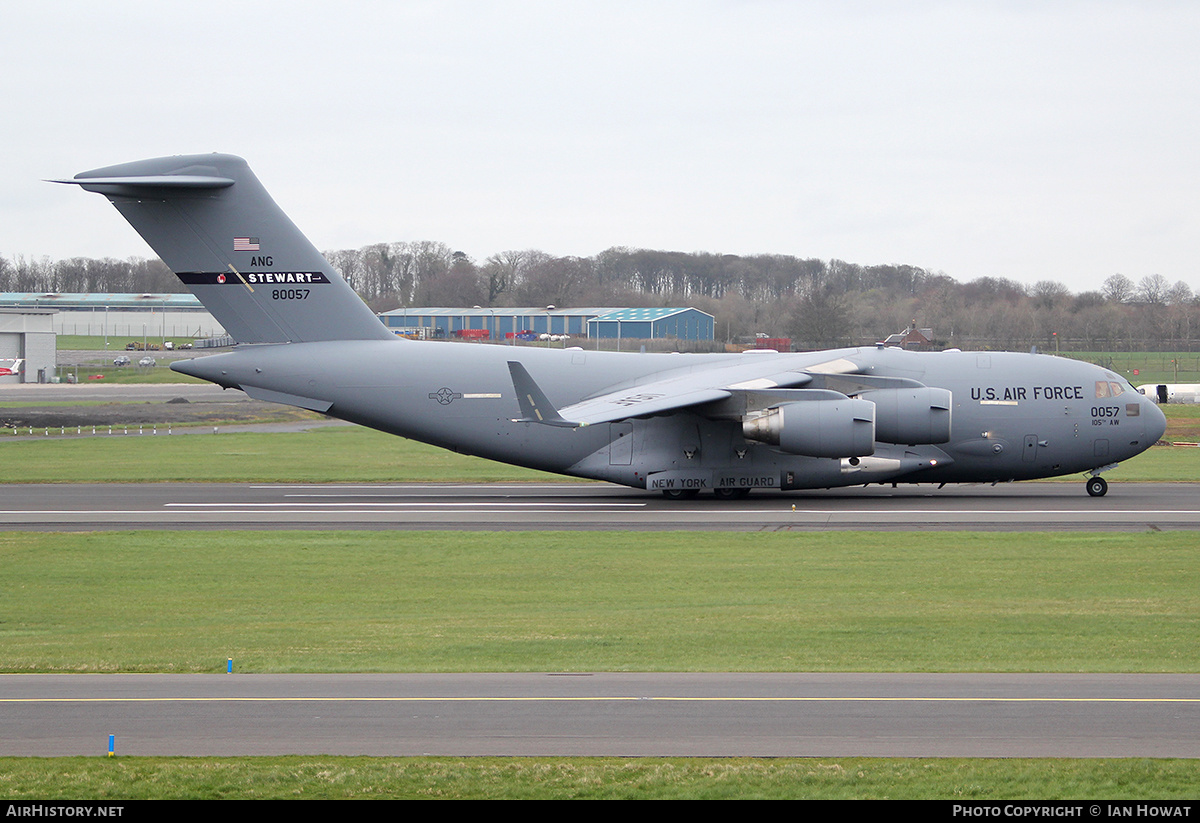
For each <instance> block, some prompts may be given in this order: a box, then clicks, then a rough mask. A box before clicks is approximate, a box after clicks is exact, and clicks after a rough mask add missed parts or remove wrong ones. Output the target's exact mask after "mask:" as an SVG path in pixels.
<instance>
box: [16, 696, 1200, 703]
mask: <svg viewBox="0 0 1200 823" xmlns="http://www.w3.org/2000/svg"><path fill="white" fill-rule="evenodd" d="M639 701H643V702H644V701H658V702H668V703H1200V697H672V696H660V697H652V696H624V697H620V696H585V697H2V698H0V704H2V703H608V702H612V703H621V702H639Z"/></svg>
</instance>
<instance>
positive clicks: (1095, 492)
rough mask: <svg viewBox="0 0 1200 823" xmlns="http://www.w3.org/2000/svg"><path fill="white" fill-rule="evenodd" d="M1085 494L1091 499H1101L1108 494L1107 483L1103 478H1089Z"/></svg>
mask: <svg viewBox="0 0 1200 823" xmlns="http://www.w3.org/2000/svg"><path fill="white" fill-rule="evenodd" d="M1087 493H1088V494H1090V495H1091V496H1092V497H1103V496H1104V495H1105V494H1107V493H1108V481H1107V480H1105V479H1104V478H1103V477H1100V476H1096V477H1089V478H1088V481H1087Z"/></svg>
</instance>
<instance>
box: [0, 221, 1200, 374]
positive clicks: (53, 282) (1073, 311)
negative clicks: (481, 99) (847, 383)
mask: <svg viewBox="0 0 1200 823" xmlns="http://www.w3.org/2000/svg"><path fill="white" fill-rule="evenodd" d="M325 255H326V257H327V258H328V259H329V261H330V263H331V264H333V266H334V267H335V268H337V269H338V270H339V271H340V272H341V273H342V275H343V276H344V277H345V278H346V279H347V281H349V283H350V284H351V286H352V287H353V288H354V289H355V290H356V291H357V292H358V294H359V295H361V296H362V298H363V299H364V300H365V301H366V302H367V304H368V305H369V306H370V307H371V308H372V309H373V310H375V311H377V312H382V311H388V310H391V309H395V308H401V307H420V306H464V307H469V306H480V307H510V306H548V305H553V306H558V307H560V308H571V307H586V306H695V307H696V308H699V309H702V310H704V311H707V312H709V313H710V314H713V315H714V316H715V317H716V329H717V332H716V335H717V337H718V339H725V340H735V339H738V338H743V337H748V336H753V335H754V334H756V333H763V334H767V335H768V336H771V337H791V338H792V339H793V340H794V342H795V344H796V345H797V346H798V347H802V348H820V347H829V346H839V345H859V344H869V343H872V342H875V341H877V340H881V339H882V338H883V337H885V336H886V335H887V334H889V333H891V332H895V331H900V330H902V329H904V328H905V327H907V326H908V325H909V324H910V323H911V322H912V321H913V320H914V319H915V320H917V324H918V325H919V326H922V327H928V328H932V329H933V331H934V336H935V338H936V340H937V342H938V343H940V344H942V345H946V346H959V347H962V348H1006V349H1027V348H1029V347H1030V346H1035V345H1036V346H1039V347H1041V348H1043V349H1049V350H1053V349H1054V348H1055V347H1056V346H1057V347H1059V348H1061V349H1064V350H1069V349H1075V350H1097V349H1103V350H1113V351H1121V350H1129V349H1145V350H1170V351H1191V350H1194V349H1195V348H1196V347H1197V345H1200V341H1198V340H1197V339H1196V337H1197V334H1196V333H1197V329H1198V327H1200V298H1198V297H1197V296H1196V295H1195V293H1194V292H1193V290H1192V289H1191V287H1190V286H1189V285H1188V284H1186V283H1185V282H1183V281H1176V282H1174V283H1171V282H1170V281H1169V280H1168V279H1167V278H1166V277H1163V276H1162V275H1159V274H1152V275H1147V276H1144V277H1141V278H1140V279H1138V280H1134V279H1133V278H1130V277H1127V276H1126V275H1123V274H1113V275H1110V276H1108V277H1107V278H1106V279H1104V280H1103V282H1102V283H1101V284H1100V286H1099V287H1098V288H1097V289H1094V290H1089V291H1084V292H1081V293H1079V294H1075V293H1072V292H1071V290H1070V289H1068V288H1067V287H1066V286H1065V285H1064V284H1062V283H1060V282H1058V281H1054V280H1040V281H1038V282H1037V283H1034V284H1033V285H1025V284H1022V283H1019V282H1016V281H1014V280H1010V279H1007V278H1002V277H981V278H978V279H975V280H972V281H969V282H966V283H960V282H959V281H957V280H955V279H954V278H952V277H950V276H949V275H947V274H945V273H943V272H931V271H928V270H926V269H923V268H920V267H917V266H911V265H873V266H864V265H859V264H855V263H848V262H846V261H843V260H836V259H835V260H819V259H814V258H800V257H795V256H791V255H771V254H761V255H752V256H739V255H731V254H711V253H706V252H690V253H685V252H670V251H655V250H650V249H631V248H624V247H616V248H611V249H607V250H605V251H602V252H600V253H599V254H596V255H594V256H592V257H574V256H568V257H556V256H553V255H550V254H547V253H545V252H542V251H539V250H536V249H527V250H519V251H517V250H514V251H505V252H500V253H497V254H493V255H491V256H490V257H488V258H486V259H485V260H483V261H482V262H480V261H476V260H474V259H473V258H471V257H470V256H469V255H467V254H464V253H463V252H461V251H455V250H454V249H453V248H451V247H450V246H448V245H446V244H444V243H439V242H435V241H418V242H397V243H377V244H373V245H369V246H364V247H362V248H359V249H342V250H333V251H328V252H326V253H325ZM0 291H12V292H132V293H143V292H152V293H161V292H182V291H185V289H184V288H183V286H182V285H181V284H180V283H179V281H178V279H177V278H176V277H175V276H174V275H173V274H172V273H171V272H170V270H169V269H167V267H166V265H165V264H163V263H162V261H161V260H158V259H153V260H144V259H140V258H130V259H128V260H114V259H111V258H105V259H101V260H97V259H91V258H79V257H75V258H70V259H66V260H59V261H52V260H50V259H49V258H38V259H27V258H23V257H16V258H13V259H12V260H9V259H7V258H5V257H3V256H0Z"/></svg>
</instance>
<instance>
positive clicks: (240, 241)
mask: <svg viewBox="0 0 1200 823" xmlns="http://www.w3.org/2000/svg"><path fill="white" fill-rule="evenodd" d="M233 250H234V251H258V250H259V249H258V238H257V237H235V238H233Z"/></svg>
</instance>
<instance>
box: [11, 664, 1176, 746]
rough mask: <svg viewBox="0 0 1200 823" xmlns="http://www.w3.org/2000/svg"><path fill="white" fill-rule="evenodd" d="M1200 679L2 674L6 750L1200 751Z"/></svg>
mask: <svg viewBox="0 0 1200 823" xmlns="http://www.w3.org/2000/svg"><path fill="white" fill-rule="evenodd" d="M1198 687H1200V676H1198V675H1044V674H1043V675H1039V674H1032V675H1014V674H1001V675H987V674H983V675H980V674H640V673H639V674H625V673H604V674H559V675H555V674H466V675H463V674H458V675H455V674H399V675H237V674H233V675H0V707H2V708H0V755H16V756H40V757H51V756H64V755H101V754H103V753H104V751H105V750H106V747H107V744H108V736H109V735H110V734H111V735H115V740H116V744H115V749H116V753H117V754H120V755H214V756H238V755H270V754H340V755H378V756H407V755H451V756H460V755H461V756H470V755H502V756H503V755H511V756H535V755H546V756H592V755H608V756H630V757H633V756H655V757H665V756H692V757H698V756H706V757H726V756H754V757H784V756H795V757H856V756H872V757H1198V756H1200V696H1198V695H1200V688H1198Z"/></svg>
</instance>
